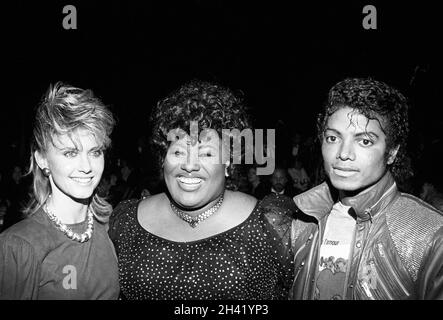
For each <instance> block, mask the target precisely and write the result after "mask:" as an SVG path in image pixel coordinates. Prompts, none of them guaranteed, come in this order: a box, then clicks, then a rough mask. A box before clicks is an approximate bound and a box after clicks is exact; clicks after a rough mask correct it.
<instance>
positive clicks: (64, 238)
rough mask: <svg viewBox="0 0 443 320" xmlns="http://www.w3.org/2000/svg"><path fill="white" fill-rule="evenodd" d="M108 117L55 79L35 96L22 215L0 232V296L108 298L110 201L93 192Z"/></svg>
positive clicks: (112, 273) (82, 93)
mask: <svg viewBox="0 0 443 320" xmlns="http://www.w3.org/2000/svg"><path fill="white" fill-rule="evenodd" d="M114 123H115V121H114V118H113V116H112V113H111V112H110V111H109V109H108V108H107V107H106V106H105V105H104V104H103V103H102V102H101V101H100V100H99V99H98V98H96V97H95V96H94V94H93V92H92V91H91V90H83V89H79V88H75V87H71V86H69V85H65V84H62V83H57V84H55V85H54V86H51V87H50V88H49V90H48V91H47V93H46V95H45V96H44V98H43V101H42V102H41V103H40V104H39V106H38V108H37V112H36V118H35V123H34V130H33V139H32V143H31V160H30V170H29V171H30V173H32V175H33V199H32V201H31V202H30V204H29V206H28V207H27V208H26V210H25V211H26V213H28V217H27V218H26V219H25V220H23V221H21V222H19V223H17V224H15V225H13V226H12V227H10V228H9V229H7V230H6V231H4V232H3V233H2V234H1V235H0V299H116V298H118V295H119V285H118V266H117V260H116V256H115V251H114V247H113V245H112V243H111V242H110V240H109V238H108V236H107V221H108V217H109V215H110V213H111V211H112V207H111V206H110V205H109V204H108V203H107V202H106V201H105V200H104V199H102V198H100V197H99V196H98V195H97V194H96V193H95V189H96V187H97V185H98V183H99V182H100V179H101V176H102V173H103V169H104V151H105V149H106V148H107V147H108V146H109V145H110V134H111V132H112V129H113V127H114Z"/></svg>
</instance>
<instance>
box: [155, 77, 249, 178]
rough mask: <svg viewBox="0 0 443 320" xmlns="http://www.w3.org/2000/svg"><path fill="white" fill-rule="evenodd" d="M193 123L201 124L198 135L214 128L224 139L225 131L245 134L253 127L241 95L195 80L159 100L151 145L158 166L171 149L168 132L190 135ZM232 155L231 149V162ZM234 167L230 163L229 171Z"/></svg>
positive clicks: (219, 86) (216, 85)
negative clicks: (245, 131)
mask: <svg viewBox="0 0 443 320" xmlns="http://www.w3.org/2000/svg"><path fill="white" fill-rule="evenodd" d="M191 121H197V122H198V128H199V134H200V132H201V131H202V130H204V129H214V130H216V131H217V133H218V134H219V137H222V129H238V130H240V131H242V130H243V129H246V128H251V125H250V122H251V120H250V117H249V114H248V109H247V107H246V106H245V104H244V101H243V95H242V94H241V93H239V94H234V92H233V91H231V90H230V89H228V88H226V87H223V86H221V85H218V84H214V83H209V82H205V81H200V80H193V81H191V82H189V83H187V84H185V85H183V86H181V87H180V88H179V89H177V90H176V91H173V92H172V93H171V94H169V95H168V96H167V97H166V98H164V99H162V100H160V101H159V102H158V103H157V106H156V107H155V108H154V109H153V111H152V113H151V117H150V120H149V122H150V125H151V127H152V140H151V146H152V147H153V151H154V153H155V155H156V157H157V164H159V165H161V164H162V163H163V161H164V157H165V155H166V151H167V149H168V147H169V144H170V142H169V141H168V139H167V136H168V132H170V131H171V130H173V129H177V128H180V129H182V130H184V131H185V132H186V133H187V134H190V132H189V128H190V123H191ZM242 153H243V152H242ZM232 156H233V155H232V148H231V154H230V157H231V159H232ZM234 167H235V166H233V165H232V161H231V165H230V168H229V170H234Z"/></svg>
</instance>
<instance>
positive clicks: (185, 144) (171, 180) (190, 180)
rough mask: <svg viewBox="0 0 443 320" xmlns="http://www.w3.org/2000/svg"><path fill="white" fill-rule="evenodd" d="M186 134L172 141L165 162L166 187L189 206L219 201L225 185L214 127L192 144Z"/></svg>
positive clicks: (174, 197) (182, 203)
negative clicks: (203, 137)
mask: <svg viewBox="0 0 443 320" xmlns="http://www.w3.org/2000/svg"><path fill="white" fill-rule="evenodd" d="M190 142H191V137H189V136H188V135H186V136H185V137H182V138H180V139H178V140H177V141H173V142H171V144H170V146H169V148H168V150H167V153H166V157H165V160H164V163H163V173H164V178H165V182H166V186H167V188H168V190H169V193H170V194H171V196H172V198H173V200H174V201H175V202H176V203H177V204H178V205H179V206H181V207H183V208H186V209H199V208H202V207H204V206H206V205H207V204H208V203H210V202H211V201H214V200H216V199H217V198H218V197H219V196H220V195H221V194H222V193H223V191H224V188H225V174H224V173H225V165H224V164H223V161H221V158H222V157H221V146H220V145H221V141H220V138H219V136H218V134H217V132H216V131H215V130H209V132H208V133H207V134H206V136H205V139H202V140H200V141H198V142H197V143H195V144H194V145H192V144H191V143H190Z"/></svg>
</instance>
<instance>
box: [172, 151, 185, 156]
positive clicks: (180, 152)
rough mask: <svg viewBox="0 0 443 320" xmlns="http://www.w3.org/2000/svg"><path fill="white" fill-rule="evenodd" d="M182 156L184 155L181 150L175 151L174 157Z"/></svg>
mask: <svg viewBox="0 0 443 320" xmlns="http://www.w3.org/2000/svg"><path fill="white" fill-rule="evenodd" d="M182 154H183V152H182V151H180V150H175V151H174V155H176V156H177V157H178V156H181V155H182Z"/></svg>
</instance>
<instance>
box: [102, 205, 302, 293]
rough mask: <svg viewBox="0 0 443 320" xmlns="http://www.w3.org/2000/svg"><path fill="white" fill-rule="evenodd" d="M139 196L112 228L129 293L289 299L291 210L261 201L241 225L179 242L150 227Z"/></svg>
mask: <svg viewBox="0 0 443 320" xmlns="http://www.w3.org/2000/svg"><path fill="white" fill-rule="evenodd" d="M138 203H139V201H137V200H129V201H125V202H122V203H121V204H120V205H119V206H118V207H117V208H116V209H115V210H114V212H113V214H112V217H111V222H110V230H109V234H110V237H111V239H112V240H113V242H114V244H115V247H116V250H117V255H118V259H119V271H120V286H121V295H122V298H123V299H131V300H132V299H135V300H138V299H143V300H155V299H161V300H176V299H181V300H182V299H184V300H188V299H189V300H190V299H208V300H215V299H263V300H268V299H286V297H287V292H288V289H289V287H290V286H291V284H292V279H293V253H292V251H291V250H290V228H291V220H292V219H291V218H290V215H287V213H286V212H285V211H284V210H281V209H279V208H276V207H272V205H269V204H268V205H267V206H266V207H263V206H261V205H260V204H257V205H256V207H255V208H254V210H253V211H252V213H251V214H250V216H249V217H248V218H247V219H246V220H245V221H244V222H242V223H241V224H240V225H238V226H236V227H234V228H232V229H229V230H227V231H225V232H223V233H220V234H217V235H214V236H211V237H209V238H205V239H201V240H196V241H191V242H174V241H170V240H167V239H164V238H161V237H158V236H156V235H154V234H151V233H149V232H148V231H146V230H145V229H144V228H143V227H142V226H141V225H140V224H139V223H138V220H137V216H136V215H137V207H138Z"/></svg>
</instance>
